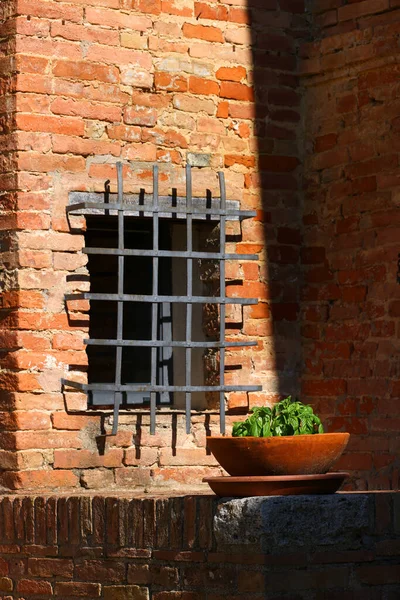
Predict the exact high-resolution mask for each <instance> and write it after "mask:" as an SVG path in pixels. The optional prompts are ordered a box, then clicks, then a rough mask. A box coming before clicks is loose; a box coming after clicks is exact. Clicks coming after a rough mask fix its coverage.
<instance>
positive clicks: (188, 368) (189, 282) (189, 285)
mask: <svg viewBox="0 0 400 600" xmlns="http://www.w3.org/2000/svg"><path fill="white" fill-rule="evenodd" d="M186 207H187V215H186V250H187V251H188V252H192V251H193V214H192V207H193V200H192V171H191V167H190V165H186ZM192 294H193V260H192V258H188V259H187V260H186V296H187V298H188V300H191V298H192ZM191 341H192V304H191V303H190V302H188V303H187V304H186V342H191ZM185 378H186V382H185V385H186V386H191V385H192V382H191V380H192V350H191V348H186V357H185ZM191 404H192V394H191V392H186V394H185V411H186V433H190V426H191V422H190V413H191V408H192V406H191Z"/></svg>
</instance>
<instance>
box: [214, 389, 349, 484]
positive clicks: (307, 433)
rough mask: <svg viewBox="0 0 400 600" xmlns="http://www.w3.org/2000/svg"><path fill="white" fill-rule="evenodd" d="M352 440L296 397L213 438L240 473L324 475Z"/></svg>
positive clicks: (226, 464) (218, 454)
mask: <svg viewBox="0 0 400 600" xmlns="http://www.w3.org/2000/svg"><path fill="white" fill-rule="evenodd" d="M348 440H349V434H348V433H343V432H340V433H324V429H323V426H322V423H321V420H320V418H319V417H318V416H317V415H315V414H314V411H313V409H312V407H311V406H308V405H305V404H303V403H302V402H299V401H298V400H292V398H291V397H290V396H289V397H287V398H285V399H284V400H281V402H278V403H277V404H276V405H275V406H274V407H273V408H270V407H268V406H260V407H255V408H253V409H252V411H251V415H250V416H249V417H248V418H247V419H246V420H245V421H242V422H236V423H234V425H233V431H232V436H215V437H207V443H208V447H209V448H210V450H211V452H212V453H213V454H214V456H215V458H216V459H217V461H218V462H219V464H220V465H221V466H222V467H223V468H224V469H225V470H226V471H227V472H228V473H229V474H230V475H233V476H237V477H240V476H253V475H254V476H255V475H260V476H269V475H314V474H323V473H326V472H327V471H328V470H329V469H330V468H331V467H332V465H333V464H334V463H335V462H336V460H337V459H338V458H339V457H340V456H341V454H342V452H343V450H344V449H345V447H346V445H347V442H348Z"/></svg>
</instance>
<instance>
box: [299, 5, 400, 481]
mask: <svg viewBox="0 0 400 600" xmlns="http://www.w3.org/2000/svg"><path fill="white" fill-rule="evenodd" d="M313 7H314V10H315V11H316V14H315V23H316V24H317V25H318V26H319V28H320V29H319V34H318V37H319V39H318V41H315V42H313V43H310V44H307V45H305V46H304V47H303V48H302V55H303V60H302V65H301V67H300V69H301V71H302V73H303V75H304V78H303V80H302V81H303V86H304V98H305V100H304V101H305V108H304V110H305V122H306V130H305V161H304V180H305V197H304V216H303V222H304V246H303V248H302V262H303V268H304V280H305V286H304V289H303V310H302V335H303V348H304V365H305V372H304V377H303V388H302V389H303V394H304V396H305V397H306V398H308V399H309V400H310V401H311V402H312V403H313V405H314V406H315V408H316V409H317V410H320V411H321V413H322V414H323V415H324V416H325V417H326V419H325V421H326V423H327V426H328V428H330V429H332V430H346V431H350V432H351V433H352V437H351V440H350V444H349V447H348V451H347V454H346V455H345V456H344V457H343V458H342V460H341V461H340V463H339V464H338V468H343V469H348V468H350V469H352V470H354V472H353V485H355V486H356V487H357V488H359V489H365V486H369V487H370V488H372V489H379V488H383V489H388V488H394V489H398V485H399V458H398V457H399V436H398V431H399V427H400V402H399V390H400V388H399V382H400V380H399V374H400V371H399V354H398V351H399V348H400V346H399V333H400V330H399V325H400V324H399V318H398V317H399V314H400V313H399V306H400V304H399V298H400V286H399V285H398V284H397V282H396V274H397V255H398V252H399V239H400V236H399V234H400V229H399V211H398V198H399V190H400V187H399V186H400V177H399V150H400V146H399V141H398V140H399V125H400V120H399V119H400V88H399V65H398V61H399V51H398V43H397V38H398V34H399V31H400V11H399V10H398V9H397V8H396V7H395V4H394V3H389V2H370V1H364V2H357V3H352V4H348V5H343V6H342V5H341V3H339V2H332V3H329V7H328V4H327V3H325V2H319V1H317V2H315V3H314V4H313Z"/></svg>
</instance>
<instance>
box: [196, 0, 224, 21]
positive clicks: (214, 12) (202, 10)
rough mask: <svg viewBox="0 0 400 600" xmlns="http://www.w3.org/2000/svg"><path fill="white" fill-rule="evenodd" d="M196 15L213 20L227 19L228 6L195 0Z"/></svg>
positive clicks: (199, 17)
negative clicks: (196, 0)
mask: <svg viewBox="0 0 400 600" xmlns="http://www.w3.org/2000/svg"><path fill="white" fill-rule="evenodd" d="M194 15H195V17H196V19H208V20H211V21H227V20H228V9H227V8H226V6H210V5H209V4H206V3H205V2H195V3H194Z"/></svg>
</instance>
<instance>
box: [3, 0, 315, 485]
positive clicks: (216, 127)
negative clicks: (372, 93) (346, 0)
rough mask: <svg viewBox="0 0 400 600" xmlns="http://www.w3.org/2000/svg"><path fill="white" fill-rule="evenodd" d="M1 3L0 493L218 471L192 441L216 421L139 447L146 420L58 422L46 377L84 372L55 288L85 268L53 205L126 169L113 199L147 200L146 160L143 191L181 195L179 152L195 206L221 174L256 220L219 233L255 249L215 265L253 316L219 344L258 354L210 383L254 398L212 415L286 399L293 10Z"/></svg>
mask: <svg viewBox="0 0 400 600" xmlns="http://www.w3.org/2000/svg"><path fill="white" fill-rule="evenodd" d="M2 6H3V7H4V9H7V10H8V16H9V19H8V20H7V21H6V22H3V24H2V29H3V30H4V31H5V32H7V31H12V32H13V36H12V42H13V44H14V46H13V57H12V61H11V63H10V64H11V67H10V69H11V72H12V74H13V81H14V82H15V83H14V87H13V88H12V90H9V92H8V95H7V97H6V100H7V102H13V103H14V104H15V118H13V120H11V119H10V123H12V135H13V139H14V140H15V145H16V149H17V150H18V154H17V155H16V161H17V162H16V164H15V166H14V170H15V172H16V173H17V175H18V186H16V187H15V189H16V193H15V203H16V204H15V206H16V207H17V208H18V223H16V222H13V223H12V224H11V225H7V228H8V230H10V231H12V232H13V236H14V238H15V244H16V248H17V250H18V253H15V254H14V260H16V261H17V262H16V265H15V266H17V267H18V279H17V280H16V281H11V280H7V282H6V288H7V289H9V290H17V291H18V293H17V294H16V295H15V294H14V292H12V294H14V295H12V297H13V298H14V304H15V307H14V308H15V310H14V311H13V312H12V313H9V312H8V311H7V310H3V312H2V332H3V333H4V335H5V336H8V335H9V331H11V332H12V333H11V336H12V340H13V341H12V342H7V346H6V347H7V348H10V349H11V350H13V351H12V352H8V353H5V354H4V355H2V357H1V365H0V366H1V367H2V369H3V371H2V372H3V374H2V382H3V385H2V386H1V415H0V429H1V431H0V447H1V460H2V463H1V466H2V467H3V469H5V471H3V472H2V474H1V475H0V482H1V484H2V485H3V486H5V487H7V488H14V489H17V488H20V487H24V488H27V489H29V488H36V487H45V488H62V487H71V486H72V487H74V486H81V485H83V486H85V487H88V488H99V487H109V486H112V485H117V486H118V487H121V486H122V487H123V486H132V485H136V486H141V487H148V486H149V485H153V484H154V485H157V486H160V485H171V486H173V487H176V485H181V484H182V485H183V484H189V485H192V486H193V485H194V484H197V483H199V482H200V481H201V478H202V477H203V476H204V475H207V474H212V473H217V474H218V473H220V469H219V468H218V467H217V466H216V464H215V462H214V461H213V459H212V457H211V456H209V455H207V454H206V452H205V436H206V433H207V432H209V431H214V432H216V431H218V423H217V418H216V416H215V415H208V416H204V415H203V416H202V415H200V416H198V417H195V418H194V419H193V426H192V432H191V434H190V435H186V433H185V432H184V422H183V418H182V416H181V415H175V416H170V415H162V416H161V417H160V418H159V419H158V430H157V435H156V436H154V437H151V436H149V421H148V417H147V415H139V416H136V415H122V417H121V421H120V423H121V424H120V430H119V433H118V436H116V437H114V438H113V437H110V438H107V439H106V438H105V436H104V435H102V434H103V433H104V430H105V431H106V432H109V431H110V419H109V413H108V414H107V415H105V416H104V418H100V417H99V416H83V415H79V414H73V413H74V412H76V411H84V410H85V408H86V404H87V401H86V398H85V397H84V396H83V395H81V394H78V393H70V392H68V391H67V392H66V393H64V394H63V393H62V390H61V383H60V380H61V377H63V376H66V375H68V378H70V379H72V378H75V379H79V380H80V381H84V380H85V373H84V372H82V369H84V368H85V365H86V361H87V357H86V352H85V348H84V345H83V339H84V337H86V336H87V324H88V314H87V309H88V304H87V302H84V301H75V302H68V304H67V306H65V302H64V294H65V293H66V292H71V291H74V290H79V289H84V285H85V284H82V283H77V282H75V283H74V282H72V283H67V275H69V274H71V273H74V274H85V273H86V261H87V257H86V256H85V255H84V254H82V252H81V249H82V246H83V235H79V233H76V230H79V227H81V226H82V225H83V219H82V218H78V217H76V218H75V219H72V220H71V226H72V227H73V228H75V232H74V233H71V232H70V225H69V223H68V221H67V219H66V213H65V207H66V205H67V202H68V193H69V192H70V191H99V192H100V191H102V190H103V188H104V182H105V180H106V179H111V182H112V183H111V185H112V188H113V189H114V188H115V184H116V172H115V165H114V163H115V162H116V161H117V160H123V161H125V163H126V165H125V167H124V168H125V181H126V190H127V191H129V190H135V191H137V190H138V189H139V188H143V187H144V188H145V189H146V190H148V191H150V190H151V168H152V164H153V162H154V161H156V160H158V161H160V163H161V166H160V182H161V189H160V192H161V193H162V192H167V191H168V192H169V191H170V190H171V188H172V187H175V188H177V190H178V193H180V192H181V191H182V190H183V189H184V168H183V167H184V165H185V163H186V159H187V155H188V153H189V152H190V153H192V154H195V155H196V154H201V155H202V156H201V159H202V160H203V162H204V164H206V165H208V166H205V167H204V168H202V169H196V168H194V169H193V184H194V193H195V194H201V195H204V194H205V189H206V188H209V189H211V191H212V192H213V193H216V192H217V191H218V186H217V181H218V180H217V176H216V173H217V171H218V170H220V169H223V170H225V172H226V181H227V194H228V198H229V199H234V200H240V202H241V206H242V208H252V209H256V210H257V215H258V216H257V218H256V219H255V220H253V221H251V222H250V221H248V222H245V223H244V224H243V226H242V231H240V230H239V229H238V227H237V226H232V228H231V229H230V231H229V233H230V234H231V241H230V242H229V247H230V249H231V250H234V249H235V248H237V250H238V251H239V252H243V254H248V253H253V252H259V253H260V261H259V262H258V263H249V262H247V263H246V262H243V263H242V264H240V263H239V264H235V265H228V267H227V278H228V281H230V282H231V283H232V285H231V286H230V288H229V293H230V294H232V295H235V294H236V295H244V296H245V297H254V296H256V297H259V298H260V304H259V306H258V307H246V308H245V310H244V314H243V313H242V310H241V309H239V310H235V311H231V312H230V314H229V316H228V321H229V323H228V334H229V335H232V336H243V335H245V336H247V337H248V338H249V339H254V340H256V341H257V343H258V345H257V347H256V348H255V349H254V350H252V351H251V352H249V351H247V350H246V351H245V352H234V353H232V354H231V355H230V356H228V358H227V363H228V365H229V371H227V377H226V379H227V382H228V383H244V382H248V383H251V384H255V383H257V384H259V383H261V384H262V385H263V393H261V394H250V395H247V394H246V393H241V394H232V395H231V396H230V397H229V399H228V400H227V402H228V408H229V409H231V410H232V411H233V412H234V413H237V412H242V413H245V412H246V411H247V410H248V407H249V406H250V405H252V404H254V403H260V402H263V403H264V402H273V401H274V400H275V399H276V398H278V397H279V396H280V395H281V393H288V392H289V391H290V390H291V389H292V388H293V385H296V386H298V377H297V371H296V369H297V370H298V369H299V351H298V349H297V350H296V351H294V344H295V343H297V344H298V335H297V334H296V335H297V340H296V339H295V336H294V335H292V333H291V332H292V331H295V330H296V327H298V325H297V324H296V323H295V321H296V314H297V311H298V308H299V305H298V300H299V297H298V283H297V281H298V269H297V263H298V245H299V233H298V231H297V228H298V225H299V222H298V217H299V213H298V201H299V200H298V195H297V188H298V180H297V172H298V163H299V161H298V158H297V131H298V127H299V122H300V114H299V110H300V99H299V96H298V94H297V93H296V91H295V88H296V85H297V79H296V77H295V70H296V64H297V62H296V61H297V59H296V45H297V38H298V37H301V35H302V34H303V32H304V30H305V19H304V17H303V16H302V15H301V14H300V13H301V12H302V11H303V8H302V6H301V5H298V4H297V3H294V4H293V6H292V5H291V4H290V3H288V5H287V6H286V5H285V6H284V7H280V6H279V5H278V3H270V4H269V5H268V6H265V5H264V2H261V3H260V2H254V3H252V4H251V6H250V7H249V8H247V7H246V6H245V5H244V3H243V4H241V3H239V4H238V3H235V2H233V3H231V2H230V1H226V2H221V3H219V4H218V5H216V4H213V3H209V2H203V3H202V2H194V1H193V0H183V1H179V2H177V1H174V0H172V1H167V0H165V1H164V0H163V1H161V0H157V1H154V2H147V0H146V1H139V0H137V1H133V0H103V1H101V2H98V1H97V0H96V1H93V2H86V1H80V0H77V1H74V2H62V1H61V2H60V1H58V0H29V1H25V0H18V1H16V2H15V3H14V2H12V1H7V2H3V3H2ZM255 100H257V102H255ZM11 114H14V113H13V112H12V111H11V110H10V111H9V116H10V117H11ZM266 115H268V124H267V121H266ZM195 161H196V157H195ZM266 179H268V194H267V195H264V194H263V193H262V189H264V188H265V189H266V184H265V181H266ZM5 189H6V186H5ZM13 189H14V188H13ZM286 206H288V207H290V208H289V209H288V208H286ZM288 210H289V212H290V213H291V214H292V215H294V222H293V219H291V220H290V219H288ZM288 222H289V223H290V225H289V226H287V224H288ZM266 230H267V232H268V245H269V251H268V260H269V263H270V266H267V244H266V243H265V231H266ZM271 266H272V267H271ZM270 268H272V272H271V273H270ZM288 274H290V277H291V285H290V286H288V287H285V286H284V285H282V281H281V280H282V279H283V278H284V277H285V276H287V275H288ZM268 282H270V283H268ZM7 297H8V296H7V295H6V296H5V298H7ZM288 321H291V323H288ZM296 331H297V330H296ZM272 334H274V336H273V335H272ZM7 339H8V338H7ZM292 341H293V343H292ZM10 344H11V347H10ZM68 365H76V368H75V370H73V371H72V372H71V371H68ZM281 375H282V377H281ZM231 420H232V419H231V418H229V419H228V421H231ZM102 428H104V430H103V429H102Z"/></svg>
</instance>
